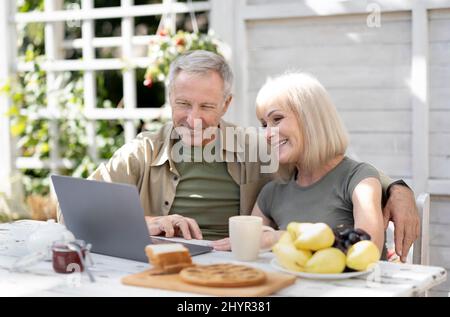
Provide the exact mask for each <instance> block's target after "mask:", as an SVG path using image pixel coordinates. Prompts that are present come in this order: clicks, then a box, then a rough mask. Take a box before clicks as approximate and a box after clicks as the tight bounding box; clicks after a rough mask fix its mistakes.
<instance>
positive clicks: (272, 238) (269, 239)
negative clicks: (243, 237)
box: [210, 231, 283, 251]
mask: <svg viewBox="0 0 450 317" xmlns="http://www.w3.org/2000/svg"><path fill="white" fill-rule="evenodd" d="M282 233H283V231H263V233H262V235H261V250H265V249H269V248H271V247H272V246H273V245H274V244H275V243H277V241H278V239H279V238H280V236H281V234H282ZM210 245H211V246H212V247H213V248H214V250H216V251H231V242H230V238H225V239H220V240H216V241H213V242H211V244H210Z"/></svg>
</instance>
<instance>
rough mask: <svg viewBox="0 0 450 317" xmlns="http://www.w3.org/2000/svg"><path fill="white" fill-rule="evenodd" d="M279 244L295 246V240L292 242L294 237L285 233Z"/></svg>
mask: <svg viewBox="0 0 450 317" xmlns="http://www.w3.org/2000/svg"><path fill="white" fill-rule="evenodd" d="M277 243H282V244H292V245H294V240H292V236H291V234H290V233H289V232H284V233H283V234H282V235H281V237H280V239H279V240H278V242H277Z"/></svg>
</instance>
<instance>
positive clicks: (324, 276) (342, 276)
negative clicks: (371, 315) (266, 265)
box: [270, 258, 375, 280]
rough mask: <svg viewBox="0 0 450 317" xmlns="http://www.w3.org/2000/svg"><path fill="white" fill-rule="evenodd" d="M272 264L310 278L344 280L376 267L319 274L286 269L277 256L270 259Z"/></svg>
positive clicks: (369, 271)
mask: <svg viewBox="0 0 450 317" xmlns="http://www.w3.org/2000/svg"><path fill="white" fill-rule="evenodd" d="M270 265H271V266H272V267H274V268H276V269H277V270H279V271H282V272H286V273H289V274H293V275H297V276H300V277H303V278H308V279H315V280H344V279H347V278H352V277H356V276H361V275H365V274H369V273H371V272H373V270H374V269H375V268H374V267H373V268H371V269H369V270H366V271H362V272H360V271H358V272H345V273H339V274H319V273H306V272H295V271H291V270H289V269H286V268H284V267H282V266H281V265H280V264H279V263H278V261H277V259H276V258H273V259H272V261H270Z"/></svg>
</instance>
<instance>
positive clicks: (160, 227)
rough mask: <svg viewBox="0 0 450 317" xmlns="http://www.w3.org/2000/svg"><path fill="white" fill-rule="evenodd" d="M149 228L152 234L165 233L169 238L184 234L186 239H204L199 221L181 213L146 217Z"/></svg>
mask: <svg viewBox="0 0 450 317" xmlns="http://www.w3.org/2000/svg"><path fill="white" fill-rule="evenodd" d="M145 221H146V222H147V228H148V231H149V232H150V235H151V236H157V235H160V234H162V233H165V235H166V237H167V238H171V237H174V236H182V237H183V238H185V239H188V240H190V239H192V238H194V239H203V236H202V232H201V230H200V227H199V226H198V224H197V222H196V221H195V220H194V219H192V218H187V217H183V216H180V215H169V216H160V217H145Z"/></svg>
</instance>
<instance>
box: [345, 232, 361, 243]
mask: <svg viewBox="0 0 450 317" xmlns="http://www.w3.org/2000/svg"><path fill="white" fill-rule="evenodd" d="M360 240H361V238H360V236H359V234H357V233H356V232H351V233H350V234H349V235H348V241H350V242H351V243H352V244H355V243H356V242H358V241H360Z"/></svg>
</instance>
